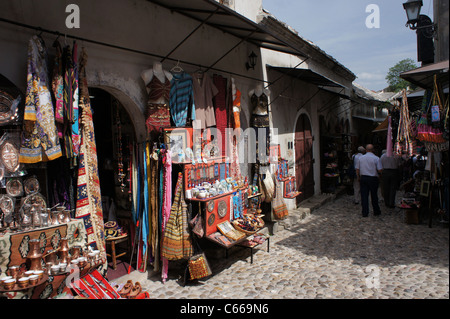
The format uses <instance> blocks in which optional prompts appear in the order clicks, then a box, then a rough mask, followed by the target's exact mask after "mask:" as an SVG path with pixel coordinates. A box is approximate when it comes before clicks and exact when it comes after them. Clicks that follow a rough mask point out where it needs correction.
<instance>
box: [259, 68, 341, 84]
mask: <svg viewBox="0 0 450 319" xmlns="http://www.w3.org/2000/svg"><path fill="white" fill-rule="evenodd" d="M267 67H268V68H269V69H272V70H276V71H278V72H281V73H284V74H287V75H290V76H292V77H294V78H296V79H299V80H303V81H305V82H308V83H312V84H315V85H317V86H325V87H327V86H328V87H339V88H344V86H343V85H341V84H339V83H337V82H334V81H333V80H330V79H328V78H326V77H324V76H323V75H321V74H319V73H316V72H314V71H312V70H310V69H294V68H283V67H275V66H270V65H268V66H267Z"/></svg>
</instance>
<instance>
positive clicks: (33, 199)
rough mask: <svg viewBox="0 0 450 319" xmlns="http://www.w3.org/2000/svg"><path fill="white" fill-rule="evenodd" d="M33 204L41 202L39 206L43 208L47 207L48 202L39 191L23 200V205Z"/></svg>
mask: <svg viewBox="0 0 450 319" xmlns="http://www.w3.org/2000/svg"><path fill="white" fill-rule="evenodd" d="M33 204H39V208H42V209H46V208H47V204H46V202H45V198H44V196H42V195H41V194H39V193H35V194H30V195H28V196H26V197H25V200H24V201H23V205H22V206H24V205H30V207H31V206H32V205H33Z"/></svg>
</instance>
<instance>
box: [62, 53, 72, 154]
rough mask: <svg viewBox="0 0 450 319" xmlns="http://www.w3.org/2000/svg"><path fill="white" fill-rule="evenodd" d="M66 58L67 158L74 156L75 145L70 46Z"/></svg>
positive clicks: (65, 139) (65, 152)
mask: <svg viewBox="0 0 450 319" xmlns="http://www.w3.org/2000/svg"><path fill="white" fill-rule="evenodd" d="M63 60H64V91H63V98H64V130H63V138H64V154H65V155H66V157H67V158H71V157H73V145H72V128H71V123H72V121H73V77H74V74H73V60H72V50H71V49H70V47H69V46H66V47H65V48H64V50H63Z"/></svg>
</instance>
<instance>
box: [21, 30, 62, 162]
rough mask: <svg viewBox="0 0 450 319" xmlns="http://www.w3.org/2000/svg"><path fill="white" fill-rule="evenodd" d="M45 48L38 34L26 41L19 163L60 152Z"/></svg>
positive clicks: (52, 155)
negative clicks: (25, 71) (25, 77)
mask: <svg viewBox="0 0 450 319" xmlns="http://www.w3.org/2000/svg"><path fill="white" fill-rule="evenodd" d="M46 61H47V50H46V48H45V43H44V41H43V40H42V38H41V37H39V36H37V35H35V36H33V37H32V38H31V39H30V42H29V43H28V66H27V96H26V100H25V112H24V125H23V132H22V141H21V148H20V162H21V163H37V162H41V161H49V160H54V159H56V158H58V157H60V156H61V155H62V153H61V146H60V144H59V139H58V132H57V130H56V126H55V114H54V111H53V104H52V98H51V93H50V85H49V79H48V76H47V72H48V69H47V62H46Z"/></svg>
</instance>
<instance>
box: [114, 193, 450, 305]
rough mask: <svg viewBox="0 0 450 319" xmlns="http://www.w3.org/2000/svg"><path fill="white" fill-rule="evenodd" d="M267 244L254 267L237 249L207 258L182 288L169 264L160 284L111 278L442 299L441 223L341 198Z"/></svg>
mask: <svg viewBox="0 0 450 319" xmlns="http://www.w3.org/2000/svg"><path fill="white" fill-rule="evenodd" d="M382 207H384V205H382ZM382 209H383V208H382ZM266 247H267V245H266V244H263V245H262V246H261V248H260V249H259V250H258V251H257V252H256V253H255V254H254V261H253V264H251V263H250V253H249V250H247V249H242V248H240V249H238V248H236V250H234V251H232V252H231V253H230V256H229V258H228V259H225V258H223V255H222V254H219V255H218V256H217V257H219V258H215V257H214V256H211V257H210V258H209V261H210V264H211V266H212V270H213V273H214V275H213V276H212V277H210V278H209V279H208V280H205V281H199V282H198V283H197V284H190V285H187V286H186V287H182V286H180V284H179V283H178V281H177V278H178V274H179V271H178V270H177V269H176V268H175V269H174V268H173V267H171V268H170V270H169V277H170V278H169V280H168V281H167V282H166V283H165V284H162V282H161V280H160V278H159V276H153V277H151V278H150V279H148V280H147V273H139V272H137V271H135V272H133V273H131V274H130V275H127V276H124V277H121V278H118V279H117V280H116V283H119V284H121V283H125V282H126V280H128V279H131V280H133V281H134V282H136V281H139V282H140V283H141V284H142V285H143V288H144V289H145V290H147V291H148V292H149V293H150V296H151V298H152V299H154V298H159V299H169V298H176V299H182V298H189V299H203V298H212V299H226V298H232V299H253V298H259V299H265V298H269V299H311V298H326V299H366V298H371V299H372V298H376V299H414V298H420V299H426V298H431V299H444V298H445V299H448V298H449V229H448V227H444V226H443V225H439V224H436V225H433V228H429V227H428V225H427V224H426V223H422V224H420V225H409V224H406V223H405V222H404V219H403V215H402V212H401V211H399V210H395V209H386V208H384V210H383V214H382V216H380V217H374V216H372V215H371V216H369V217H368V218H362V217H361V214H360V207H359V206H356V205H354V204H353V203H352V202H351V197H350V196H347V195H343V196H341V197H338V198H337V199H335V200H334V201H331V202H328V203H326V204H324V205H323V206H322V207H320V208H318V209H316V210H314V211H313V213H312V214H310V215H308V216H307V217H306V218H304V219H302V220H300V221H298V222H297V223H296V224H295V225H293V226H292V227H290V229H284V230H281V231H278V232H276V233H275V235H274V236H272V237H271V239H270V252H269V253H267V251H266V250H267V249H266Z"/></svg>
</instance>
